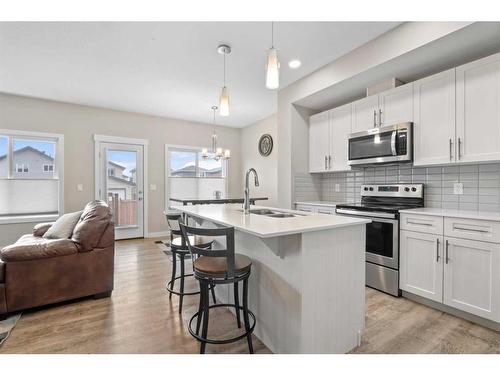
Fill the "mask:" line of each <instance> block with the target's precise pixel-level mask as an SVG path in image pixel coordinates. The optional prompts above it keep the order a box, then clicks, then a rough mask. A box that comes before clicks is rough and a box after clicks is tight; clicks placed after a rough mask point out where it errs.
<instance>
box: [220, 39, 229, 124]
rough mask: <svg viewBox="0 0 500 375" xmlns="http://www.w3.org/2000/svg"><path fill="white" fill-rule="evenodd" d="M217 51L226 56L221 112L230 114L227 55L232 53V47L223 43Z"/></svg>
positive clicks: (221, 93)
mask: <svg viewBox="0 0 500 375" xmlns="http://www.w3.org/2000/svg"><path fill="white" fill-rule="evenodd" d="M217 52H219V53H220V54H221V55H223V56H224V86H222V89H221V92H220V99H219V114H220V115H221V116H224V117H226V116H229V90H228V89H227V87H226V55H229V54H230V53H231V47H230V46H228V45H227V44H221V45H220V46H218V47H217Z"/></svg>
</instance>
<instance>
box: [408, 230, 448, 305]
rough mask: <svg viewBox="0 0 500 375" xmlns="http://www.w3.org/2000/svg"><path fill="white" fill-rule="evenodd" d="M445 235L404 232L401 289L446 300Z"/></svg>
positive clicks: (435, 299)
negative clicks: (444, 292) (444, 287)
mask: <svg viewBox="0 0 500 375" xmlns="http://www.w3.org/2000/svg"><path fill="white" fill-rule="evenodd" d="M443 255H444V253H443V237H442V236H436V235H433V234H427V233H416V232H410V231H405V230H402V231H401V254H400V256H401V259H400V288H401V289H402V290H404V291H407V292H410V293H413V294H416V295H419V296H422V297H425V298H428V299H431V300H433V301H437V302H443V259H444V257H443Z"/></svg>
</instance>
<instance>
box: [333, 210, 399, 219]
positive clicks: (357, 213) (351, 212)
mask: <svg viewBox="0 0 500 375" xmlns="http://www.w3.org/2000/svg"><path fill="white" fill-rule="evenodd" d="M335 212H336V213H338V214H345V215H353V216H364V217H380V218H387V219H395V218H396V215H394V214H390V213H385V212H364V211H357V210H349V209H345V208H337V209H336V211H335Z"/></svg>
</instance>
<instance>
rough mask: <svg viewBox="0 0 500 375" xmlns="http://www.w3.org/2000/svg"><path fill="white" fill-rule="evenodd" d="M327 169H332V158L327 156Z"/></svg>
mask: <svg viewBox="0 0 500 375" xmlns="http://www.w3.org/2000/svg"><path fill="white" fill-rule="evenodd" d="M328 169H332V156H331V155H328Z"/></svg>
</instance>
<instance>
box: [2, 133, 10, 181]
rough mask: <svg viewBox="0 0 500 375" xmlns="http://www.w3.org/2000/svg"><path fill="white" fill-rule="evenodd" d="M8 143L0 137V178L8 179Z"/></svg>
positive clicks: (4, 138)
mask: <svg viewBox="0 0 500 375" xmlns="http://www.w3.org/2000/svg"><path fill="white" fill-rule="evenodd" d="M7 142H8V141H7V138H6V137H0V178H5V177H7V171H8V169H9V166H8V163H7Z"/></svg>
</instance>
